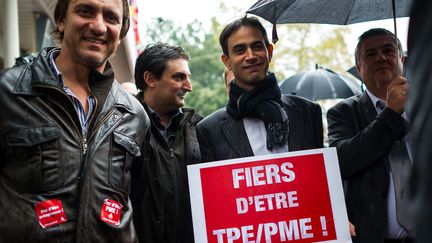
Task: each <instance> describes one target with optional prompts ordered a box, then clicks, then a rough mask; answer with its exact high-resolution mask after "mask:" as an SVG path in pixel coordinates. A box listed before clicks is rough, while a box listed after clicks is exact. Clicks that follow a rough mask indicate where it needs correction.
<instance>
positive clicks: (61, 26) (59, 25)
mask: <svg viewBox="0 0 432 243" xmlns="http://www.w3.org/2000/svg"><path fill="white" fill-rule="evenodd" d="M65 18H66V17H64V18H63V19H62V20H60V21H58V22H57V23H56V24H57V29H58V30H59V32H60V33H63V32H64V30H65Z"/></svg>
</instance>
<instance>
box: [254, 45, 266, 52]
mask: <svg viewBox="0 0 432 243" xmlns="http://www.w3.org/2000/svg"><path fill="white" fill-rule="evenodd" d="M253 49H254V51H261V50H263V49H264V45H263V44H257V45H254V46H253Z"/></svg>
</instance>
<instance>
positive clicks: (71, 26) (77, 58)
mask: <svg viewBox="0 0 432 243" xmlns="http://www.w3.org/2000/svg"><path fill="white" fill-rule="evenodd" d="M122 18H123V11H122V1H121V0H72V1H71V2H70V3H69V6H68V9H67V14H66V17H65V18H64V19H63V20H61V21H60V22H59V23H57V25H58V29H59V31H60V32H63V34H64V37H63V40H62V48H61V55H62V54H63V55H65V56H67V57H68V58H69V59H71V61H72V62H73V63H76V64H83V65H85V66H88V67H90V68H96V69H98V70H99V71H100V72H102V71H103V69H104V68H105V64H106V61H107V60H108V59H109V58H110V57H111V56H112V55H113V54H114V53H115V51H116V49H117V46H118V44H119V43H120V31H121V28H122Z"/></svg>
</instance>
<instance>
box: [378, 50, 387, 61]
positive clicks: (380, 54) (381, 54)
mask: <svg viewBox="0 0 432 243" xmlns="http://www.w3.org/2000/svg"><path fill="white" fill-rule="evenodd" d="M377 59H378V61H387V60H388V57H387V55H386V54H385V53H384V52H383V51H378V54H377Z"/></svg>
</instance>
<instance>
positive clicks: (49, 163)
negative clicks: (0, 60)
mask: <svg viewBox="0 0 432 243" xmlns="http://www.w3.org/2000/svg"><path fill="white" fill-rule="evenodd" d="M48 51H49V49H44V50H42V51H41V53H40V54H39V56H38V57H37V58H36V59H35V60H34V61H33V62H32V63H30V64H27V65H22V66H19V67H16V68H12V69H8V70H5V71H3V72H2V73H0V98H1V102H0V242H86V243H88V242H128V243H129V242H136V241H137V237H136V233H135V229H134V226H133V223H132V207H131V201H130V199H129V191H130V174H131V173H130V168H131V166H132V164H134V163H139V160H138V158H139V156H140V155H141V143H142V142H143V139H144V136H145V133H146V132H147V130H148V128H149V126H150V122H149V119H148V117H147V115H146V113H145V111H144V109H143V108H142V106H141V105H140V103H139V102H138V101H137V100H136V99H135V98H134V97H132V96H130V95H128V94H126V93H125V92H124V91H123V90H122V89H121V87H120V86H119V84H118V83H117V82H116V81H114V75H113V72H112V69H111V67H110V65H109V64H107V68H106V69H105V73H103V74H101V73H98V72H96V71H90V74H89V85H90V90H91V92H92V94H93V95H94V96H95V97H96V100H97V107H96V110H95V113H94V115H93V117H92V120H91V124H90V127H89V129H88V132H87V137H86V138H83V137H82V135H81V134H82V132H81V126H80V122H79V119H78V116H77V112H76V111H75V108H74V106H73V104H72V101H71V99H70V98H69V97H68V96H67V95H66V93H65V92H64V91H63V89H62V87H61V86H60V84H59V82H58V81H57V80H56V77H55V76H54V75H53V74H52V72H51V69H50V67H49V65H48V60H47V53H48ZM105 199H109V200H112V201H115V202H117V203H118V204H120V205H121V206H122V208H121V209H120V212H116V214H115V215H120V217H119V222H118V224H116V223H115V221H116V220H115V217H114V218H113V222H114V223H113V222H112V223H108V222H106V221H107V220H102V218H104V219H107V218H108V216H109V217H111V215H108V216H106V215H105V216H103V217H102V212H107V207H106V204H104V200H105ZM54 200H60V201H61V207H62V208H63V211H64V216H65V218H64V217H63V215H62V217H63V219H62V220H63V221H64V220H66V222H61V223H54V224H53V225H51V226H48V227H46V228H43V227H42V225H41V221H40V220H42V219H38V212H39V214H40V213H41V212H42V211H41V210H40V209H37V206H38V205H39V204H40V203H41V202H52V201H54ZM57 206H58V205H57ZM61 207H60V209H61ZM38 210H39V211H38ZM42 215H43V216H44V217H46V218H45V220H48V221H50V220H51V221H52V220H54V219H52V217H54V216H53V215H50V214H47V213H45V214H42ZM40 216H41V215H39V217H40Z"/></svg>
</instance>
